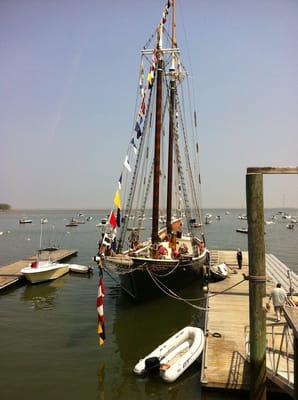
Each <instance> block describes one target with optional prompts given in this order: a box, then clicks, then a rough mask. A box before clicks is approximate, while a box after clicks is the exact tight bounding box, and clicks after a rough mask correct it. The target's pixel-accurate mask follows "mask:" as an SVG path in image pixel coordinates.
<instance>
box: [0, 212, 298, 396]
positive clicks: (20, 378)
mask: <svg viewBox="0 0 298 400" xmlns="http://www.w3.org/2000/svg"><path fill="white" fill-rule="evenodd" d="M79 211H81V210H79ZM79 211H78V212H79ZM207 211H209V212H211V213H212V214H213V216H214V218H213V223H212V224H210V225H206V226H205V227H204V229H205V236H206V239H207V246H208V248H210V249H212V248H216V249H230V250H234V249H236V248H237V247H241V248H242V249H243V250H246V249H247V235H243V234H240V233H236V232H235V229H236V228H238V227H241V226H245V221H244V222H243V223H242V222H241V221H240V220H239V219H238V215H239V213H240V210H230V214H229V215H225V210H224V211H223V210H207ZM287 211H288V212H289V213H290V214H292V215H297V214H298V210H287ZM78 212H71V211H42V212H40V211H34V212H33V211H27V212H10V213H0V232H3V234H1V235H0V265H5V264H8V263H10V262H14V261H16V260H18V259H21V258H24V257H25V256H30V255H32V254H34V252H35V251H36V250H37V249H38V248H39V244H40V240H41V241H42V246H49V245H60V246H61V247H65V248H76V249H78V250H79V253H78V256H77V257H74V258H73V259H72V260H71V262H73V263H78V264H87V265H93V266H94V267H95V269H94V273H93V275H91V276H90V277H86V276H81V275H74V274H68V275H66V276H64V277H62V278H60V279H57V280H56V281H54V282H52V283H45V284H40V285H36V286H30V285H24V286H21V287H17V288H14V289H11V290H9V291H7V292H5V294H2V295H0V320H1V330H0V354H1V358H0V376H1V385H0V397H1V399H9V400H14V399H17V400H19V398H20V397H21V398H22V399H23V400H26V399H28V400H35V399H36V400H37V399H38V400H40V399H41V398H43V399H44V400H46V399H54V398H55V399H62V398H63V399H65V400H77V399H82V398H84V399H88V400H89V399H90V400H93V399H101V400H103V399H105V400H112V399H132V400H134V399H136V400H142V399H151V398H152V399H162V400H179V399H183V400H190V399H191V400H193V399H197V400H200V399H207V400H218V399H237V398H240V397H237V396H240V395H236V396H234V397H233V396H232V395H230V394H229V395H226V396H224V395H223V394H218V393H205V392H203V393H201V387H200V383H199V378H200V369H199V368H200V366H199V364H198V363H195V364H194V365H193V366H192V367H191V368H190V369H189V370H188V371H187V372H186V373H185V374H184V375H183V376H182V377H181V378H180V379H178V380H177V382H176V383H174V384H166V383H164V382H161V381H159V380H154V381H152V380H148V379H146V378H145V379H141V378H138V377H136V376H135V375H134V374H133V373H132V369H133V366H134V364H135V363H136V362H137V360H138V359H139V358H140V357H142V356H144V355H145V354H147V353H148V352H149V351H151V350H152V349H153V348H154V347H156V345H157V344H159V343H161V342H162V341H163V340H165V339H166V338H167V337H169V336H170V335H171V334H172V333H174V332H176V331H177V330H179V329H180V328H182V327H183V326H185V325H188V324H190V325H191V324H194V325H198V326H203V314H202V312H200V311H197V310H195V309H194V308H191V307H190V306H187V305H186V304H184V303H182V302H178V301H174V300H172V299H169V298H161V299H158V300H156V301H152V302H149V303H146V304H142V305H137V306H136V305H132V304H131V303H130V302H129V301H128V300H127V299H126V298H125V297H124V296H123V294H122V292H121V291H120V290H119V287H118V285H117V283H116V282H115V281H114V280H113V279H111V278H110V277H109V276H107V275H105V277H104V280H105V286H106V296H105V299H104V310H105V318H106V324H105V325H106V334H107V339H106V341H105V344H104V345H103V346H102V347H99V346H98V345H97V331H96V329H97V315H96V297H97V283H98V273H97V270H96V264H95V263H93V261H92V257H93V256H94V255H95V254H96V252H97V245H96V242H97V240H98V237H99V234H100V231H99V229H98V228H96V224H97V223H98V222H99V221H100V219H101V218H102V217H104V216H105V215H106V212H105V211H102V212H98V211H84V214H85V216H86V217H87V216H92V217H93V219H92V220H91V221H89V222H86V223H85V224H82V225H79V226H78V227H74V228H66V227H65V223H66V222H67V221H69V219H71V218H72V217H77V216H78ZM273 213H274V211H273V210H268V211H266V217H267V216H271V215H272V214H273ZM24 215H26V216H27V217H28V218H31V219H32V220H33V223H32V224H28V225H20V224H19V223H18V220H19V219H20V218H21V217H22V216H24ZM216 215H221V216H222V219H221V221H217V220H215V216H216ZM43 216H46V217H47V218H48V224H46V225H43V226H42V235H41V226H40V223H39V222H40V218H41V217H43ZM287 222H288V221H286V220H283V219H281V218H279V219H278V221H276V223H275V224H274V225H266V228H265V230H266V237H265V240H266V252H270V253H274V254H275V255H276V256H278V257H279V258H280V259H281V260H282V261H283V262H285V263H286V264H287V265H288V266H289V267H291V268H292V269H293V270H294V271H295V272H297V273H298V257H297V251H298V250H297V248H298V226H297V227H296V229H294V230H293V231H292V230H289V229H286V224H287ZM179 294H180V295H181V297H188V298H189V297H191V298H199V297H201V295H202V293H201V292H200V289H199V288H198V287H197V285H194V286H193V287H190V288H187V289H186V290H184V291H181V292H180V293H179ZM241 398H242V399H243V398H244V397H243V396H241Z"/></svg>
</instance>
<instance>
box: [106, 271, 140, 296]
mask: <svg viewBox="0 0 298 400" xmlns="http://www.w3.org/2000/svg"><path fill="white" fill-rule="evenodd" d="M103 270H104V271H105V272H106V273H107V274H108V275H109V277H110V278H112V279H113V281H114V282H116V283H117V284H118V285H119V286H120V287H121V289H123V290H124V291H125V292H126V293H127V294H128V295H129V296H131V297H132V298H133V299H135V298H136V296H135V295H134V294H133V293H131V292H130V291H129V290H128V289H126V288H125V287H124V286H122V285H121V283H120V282H119V281H117V279H116V278H114V277H113V275H112V274H111V273H110V271H109V270H108V269H107V268H105V267H103Z"/></svg>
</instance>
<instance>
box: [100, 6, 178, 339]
mask: <svg viewBox="0 0 298 400" xmlns="http://www.w3.org/2000/svg"><path fill="white" fill-rule="evenodd" d="M171 4H172V2H171V1H170V0H168V1H167V4H166V6H165V7H164V9H163V13H162V18H161V21H160V24H159V26H158V28H157V32H159V33H160V32H161V30H162V29H163V25H164V24H165V23H166V20H167V15H168V9H169V8H170V7H171ZM159 36H160V35H159ZM157 62H158V58H157V51H156V50H154V51H153V54H152V57H151V64H150V66H149V71H148V74H147V77H146V82H147V84H145V83H144V82H145V73H144V64H143V62H142V63H141V67H140V78H139V89H140V107H139V112H138V116H137V120H136V123H135V128H134V132H133V136H132V139H131V141H130V145H131V147H130V148H132V150H133V152H134V154H135V155H137V152H138V148H137V145H136V141H135V139H140V138H141V136H142V129H143V122H144V116H145V114H146V95H147V90H151V89H152V87H153V83H154V78H155V70H156V66H157ZM134 135H135V136H136V137H134ZM123 165H124V167H125V169H126V170H127V171H128V172H129V173H130V172H131V165H130V162H129V157H128V154H127V155H126V156H125V159H124V163H123ZM122 176H123V170H122V172H121V175H120V178H119V180H118V188H117V190H116V193H115V197H114V205H115V206H116V210H117V214H116V215H115V213H114V211H113V210H112V211H111V213H110V216H109V219H108V223H109V224H110V226H111V227H112V228H113V231H112V232H110V233H108V232H106V233H105V234H104V237H103V239H102V244H104V245H105V246H106V247H111V248H112V246H113V243H114V239H115V237H116V232H117V227H120V222H121V215H120V214H121V209H122V206H121V196H120V193H121V185H122ZM98 266H99V282H98V294H97V315H98V328H97V332H98V343H99V345H100V346H101V345H103V343H104V341H105V338H106V334H105V325H104V323H105V317H104V307H103V298H104V294H105V289H104V281H103V268H102V264H101V262H100V263H99V264H98Z"/></svg>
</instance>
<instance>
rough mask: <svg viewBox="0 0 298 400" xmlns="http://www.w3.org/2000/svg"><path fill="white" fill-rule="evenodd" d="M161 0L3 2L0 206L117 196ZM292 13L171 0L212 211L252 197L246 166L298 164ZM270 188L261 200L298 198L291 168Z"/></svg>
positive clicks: (248, 4)
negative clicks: (143, 54) (143, 56)
mask: <svg viewBox="0 0 298 400" xmlns="http://www.w3.org/2000/svg"><path fill="white" fill-rule="evenodd" d="M146 3H147V5H146ZM165 3H166V0H150V2H144V1H136V0H125V1H123V0H114V1H104V0H51V1H50V0H0V60H1V61H0V139H1V144H0V162H1V174H0V203H8V204H10V205H11V206H12V207H13V208H74V209H83V208H104V207H107V208H109V207H112V206H113V198H114V194H115V190H116V188H117V181H118V178H119V174H120V172H121V170H122V165H123V160H124V157H125V152H126V149H127V145H128V143H129V140H130V137H131V129H132V125H133V124H134V121H133V112H134V107H135V101H136V88H137V79H138V72H139V60H140V49H141V48H142V47H143V46H144V45H145V43H146V42H147V39H148V38H149V37H150V36H151V34H153V32H154V29H155V27H156V26H157V24H158V22H159V20H160V17H161V13H162V9H163V7H164V5H165ZM182 5H183V10H182V8H181V6H182ZM297 21H298V2H297V1H296V0H250V1H247V0H177V40H178V45H179V47H180V48H181V50H182V58H183V55H185V56H186V59H187V61H186V63H185V65H186V66H190V67H191V73H192V76H193V79H194V82H195V90H196V99H197V111H198V113H199V124H200V127H199V138H200V149H201V164H200V165H201V175H202V185H203V186H202V196H203V206H204V207H205V208H207V207H221V208H231V207H236V208H237V207H239V208H241V207H244V206H245V197H246V194H245V174H246V169H247V167H252V166H293V165H298V162H297V161H298V23H297ZM189 60H190V62H191V64H189ZM264 192H265V206H266V207H281V206H286V207H290V206H292V207H298V177H297V175H291V176H289V175H288V176H285V175H284V176H278V175H274V176H265V177H264Z"/></svg>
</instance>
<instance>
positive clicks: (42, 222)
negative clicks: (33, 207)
mask: <svg viewBox="0 0 298 400" xmlns="http://www.w3.org/2000/svg"><path fill="white" fill-rule="evenodd" d="M40 223H41V224H47V223H48V219H47V218H46V217H42V218H41V219H40Z"/></svg>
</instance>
